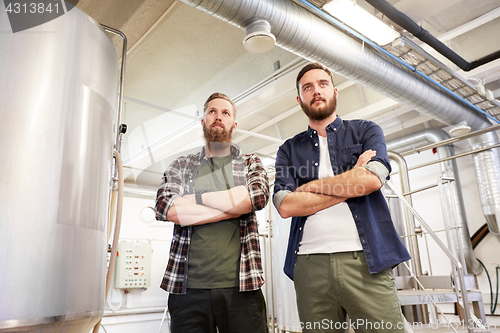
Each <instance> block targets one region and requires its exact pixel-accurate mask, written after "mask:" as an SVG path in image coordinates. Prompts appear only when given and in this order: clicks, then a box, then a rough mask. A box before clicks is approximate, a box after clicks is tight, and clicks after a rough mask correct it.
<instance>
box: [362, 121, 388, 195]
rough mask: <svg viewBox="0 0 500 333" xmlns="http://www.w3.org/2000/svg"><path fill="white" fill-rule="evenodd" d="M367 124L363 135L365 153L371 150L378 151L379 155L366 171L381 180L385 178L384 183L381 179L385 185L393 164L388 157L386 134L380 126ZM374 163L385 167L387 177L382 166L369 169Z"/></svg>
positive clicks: (372, 160)
mask: <svg viewBox="0 0 500 333" xmlns="http://www.w3.org/2000/svg"><path fill="white" fill-rule="evenodd" d="M367 123H368V127H367V128H366V129H365V132H364V134H363V151H367V150H368V149H371V150H374V151H376V152H377V155H376V156H375V157H373V158H372V159H371V160H370V162H369V163H368V164H367V165H366V166H365V167H366V169H368V170H369V171H371V172H373V173H374V174H375V175H377V176H378V177H379V178H381V177H383V179H384V181H382V178H381V179H380V181H381V182H382V185H383V184H385V182H386V181H387V180H389V173H390V172H391V163H390V161H389V156H388V155H387V146H386V145H385V138H384V132H383V131H382V128H380V126H379V125H377V124H375V123H374V122H372V121H370V122H367ZM373 162H378V163H380V164H382V166H383V167H385V169H386V171H387V173H386V174H385V177H384V173H385V171H384V170H383V169H382V166H379V165H377V164H374V165H372V166H370V167H368V166H369V165H370V164H372V163H373Z"/></svg>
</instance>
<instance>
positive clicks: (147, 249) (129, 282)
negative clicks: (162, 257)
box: [115, 241, 153, 289]
mask: <svg viewBox="0 0 500 333" xmlns="http://www.w3.org/2000/svg"><path fill="white" fill-rule="evenodd" d="M152 252H153V249H152V247H151V243H149V242H140V241H122V242H120V243H119V244H118V253H117V256H116V266H115V288H117V289H120V288H121V289H132V288H148V287H149V286H150V283H151V254H152Z"/></svg>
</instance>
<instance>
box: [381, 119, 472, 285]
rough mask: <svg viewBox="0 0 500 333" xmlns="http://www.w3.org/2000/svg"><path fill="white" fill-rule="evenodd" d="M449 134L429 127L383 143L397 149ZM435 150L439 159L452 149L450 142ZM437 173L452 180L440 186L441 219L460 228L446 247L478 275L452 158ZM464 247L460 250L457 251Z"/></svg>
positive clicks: (444, 137)
mask: <svg viewBox="0 0 500 333" xmlns="http://www.w3.org/2000/svg"><path fill="white" fill-rule="evenodd" d="M449 137H450V136H449V134H448V133H446V132H445V131H443V130H442V129H439V128H429V129H425V130H423V131H420V132H416V133H412V134H409V135H407V136H404V137H401V138H398V139H394V140H391V141H389V142H388V143H387V147H388V149H393V150H396V151H400V150H402V149H405V148H407V147H410V146H411V147H414V146H417V147H418V146H420V145H423V144H425V143H428V142H442V141H444V140H446V139H449ZM437 153H438V157H439V160H440V161H442V159H444V158H447V157H451V156H454V154H455V150H454V148H453V146H452V145H451V144H449V145H447V146H439V147H438V148H437ZM440 166H441V175H442V176H443V177H451V178H453V179H455V181H454V182H453V183H451V184H450V186H449V187H445V188H444V192H445V193H444V197H443V198H442V199H443V200H444V201H445V204H444V206H443V207H444V210H443V214H444V218H445V220H446V221H447V222H448V224H449V225H456V226H459V227H460V235H459V237H455V236H456V234H453V236H451V239H450V247H451V248H452V249H453V252H454V253H455V255H456V256H457V257H460V258H461V257H464V256H465V258H466V262H467V265H466V267H467V268H468V270H469V271H470V272H471V273H472V274H475V275H479V274H481V272H482V267H481V265H480V264H479V262H478V261H477V260H476V256H475V255H474V251H473V249H472V243H471V240H470V234H469V228H468V223H467V216H466V213H465V208H464V207H465V205H464V200H463V196H462V187H461V184H460V177H459V174H458V168H457V164H456V161H455V160H454V159H450V160H447V161H442V162H441V163H440ZM461 249H464V250H461Z"/></svg>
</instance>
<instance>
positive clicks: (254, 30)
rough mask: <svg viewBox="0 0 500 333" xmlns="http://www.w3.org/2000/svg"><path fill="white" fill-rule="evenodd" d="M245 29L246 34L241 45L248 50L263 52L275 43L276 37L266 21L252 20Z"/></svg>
mask: <svg viewBox="0 0 500 333" xmlns="http://www.w3.org/2000/svg"><path fill="white" fill-rule="evenodd" d="M245 31H246V33H247V35H246V36H245V38H243V46H244V47H245V50H247V51H248V52H251V53H265V52H267V51H270V50H271V49H272V48H273V47H274V44H275V43H276V37H274V35H273V34H272V33H271V25H270V24H269V22H267V21H264V20H254V21H252V22H251V23H250V24H249V25H248V27H247V28H246V30H245Z"/></svg>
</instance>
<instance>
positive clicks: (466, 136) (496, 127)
mask: <svg viewBox="0 0 500 333" xmlns="http://www.w3.org/2000/svg"><path fill="white" fill-rule="evenodd" d="M496 130H500V124H498V125H493V126H490V127H485V128H482V129H480V130H477V131H474V132H470V133H468V134H464V135H460V136H457V137H453V138H449V139H446V140H442V141H441V142H436V143H431V144H428V145H425V146H422V147H419V148H413V149H411V150H408V151H405V152H402V153H401V155H403V156H408V155H411V154H415V153H421V152H423V151H426V150H429V149H433V148H437V147H441V146H446V145H448V144H450V143H455V142H458V141H462V140H465V139H469V138H472V137H475V136H478V135H481V134H484V133H489V132H492V131H496ZM410 170H411V169H410Z"/></svg>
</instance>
